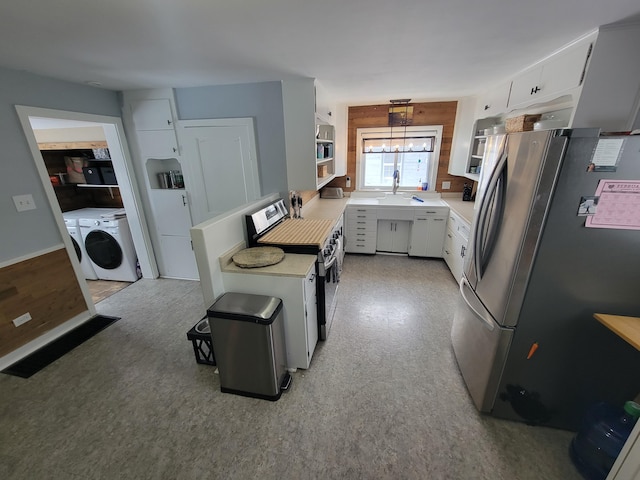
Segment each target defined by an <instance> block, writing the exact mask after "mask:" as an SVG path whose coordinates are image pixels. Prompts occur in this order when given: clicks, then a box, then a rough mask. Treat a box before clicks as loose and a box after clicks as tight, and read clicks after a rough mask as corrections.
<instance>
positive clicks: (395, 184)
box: [393, 170, 400, 195]
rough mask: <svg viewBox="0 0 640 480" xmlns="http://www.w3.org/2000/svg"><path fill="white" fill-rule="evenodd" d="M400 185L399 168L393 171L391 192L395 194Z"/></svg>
mask: <svg viewBox="0 0 640 480" xmlns="http://www.w3.org/2000/svg"><path fill="white" fill-rule="evenodd" d="M399 186H400V170H394V171H393V194H394V195H395V194H396V192H397V191H398V187H399Z"/></svg>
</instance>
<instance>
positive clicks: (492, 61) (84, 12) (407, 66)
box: [0, 0, 640, 105]
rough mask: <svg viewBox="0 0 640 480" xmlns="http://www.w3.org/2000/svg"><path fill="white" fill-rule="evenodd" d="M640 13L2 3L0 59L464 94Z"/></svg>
mask: <svg viewBox="0 0 640 480" xmlns="http://www.w3.org/2000/svg"><path fill="white" fill-rule="evenodd" d="M639 12H640V5H639V4H638V1H637V0H608V1H606V2H605V1H594V0H537V1H530V0H527V1H525V0H484V1H483V2H478V1H473V0H431V1H426V0H399V1H396V2H391V1H388V0H348V1H345V0H323V1H310V0H270V1H264V0H233V1H220V0H179V1H176V0H135V1H131V0H109V1H102V2H99V1H89V2H88V1H87V0H57V1H56V2H52V1H51V0H29V1H4V2H2V4H1V5H0V66H3V67H7V68H12V69H17V70H25V71H29V72H33V73H37V74H41V75H45V76H49V77H54V78H59V79H63V80H70V81H73V82H78V83H88V82H94V83H95V82H97V83H99V84H100V86H101V88H106V89H110V90H127V89H135V88H155V87H194V86H207V85H223V84H232V83H251V82H261V81H273V80H282V79H286V78H290V77H296V76H304V77H314V78H317V79H318V81H319V82H320V83H321V84H322V85H323V86H324V87H325V89H326V90H327V91H328V92H329V94H330V95H331V96H333V97H334V99H335V100H337V101H340V102H344V103H348V104H352V105H353V104H363V103H375V102H387V101H388V100H389V99H392V98H412V99H413V100H414V101H416V100H430V99H439V98H442V99H444V98H456V97H460V96H465V95H470V94H474V93H478V92H481V91H482V90H483V89H486V88H487V87H488V86H490V85H492V84H495V83H497V82H498V81H500V80H503V79H505V78H506V77H508V76H509V75H511V74H513V73H514V72H517V71H518V70H520V69H522V68H524V67H526V66H527V65H530V64H531V63H533V62H535V61H536V60H539V59H541V58H542V57H544V56H546V55H547V54H549V53H551V52H552V51H553V50H555V49H557V48H559V47H561V46H562V45H565V44H566V43H568V42H570V41H572V40H574V39H576V38H578V37H580V36H582V35H583V34H586V33H588V32H590V31H592V30H594V29H595V28H597V27H598V26H600V25H605V24H609V23H613V22H618V21H621V20H623V19H628V18H629V17H632V16H633V17H634V19H635V20H638V19H640V16H639ZM90 84H91V83H90Z"/></svg>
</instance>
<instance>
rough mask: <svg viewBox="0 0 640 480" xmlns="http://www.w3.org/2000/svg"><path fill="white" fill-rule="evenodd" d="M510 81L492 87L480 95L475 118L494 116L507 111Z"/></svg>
mask: <svg viewBox="0 0 640 480" xmlns="http://www.w3.org/2000/svg"><path fill="white" fill-rule="evenodd" d="M511 90H512V88H511V82H510V81H509V82H505V83H502V84H500V85H498V86H497V87H495V88H492V89H491V90H489V91H488V92H486V93H485V94H484V95H482V96H481V97H480V99H479V100H478V103H477V107H476V118H487V117H495V116H498V115H500V114H502V113H505V112H506V111H507V104H508V102H509V94H510V92H511Z"/></svg>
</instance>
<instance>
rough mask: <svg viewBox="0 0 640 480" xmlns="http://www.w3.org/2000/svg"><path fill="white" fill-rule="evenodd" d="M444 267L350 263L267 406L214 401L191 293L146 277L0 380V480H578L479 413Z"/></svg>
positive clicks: (539, 441) (233, 398)
mask: <svg viewBox="0 0 640 480" xmlns="http://www.w3.org/2000/svg"><path fill="white" fill-rule="evenodd" d="M456 298H457V286H456V283H455V281H454V280H453V278H452V276H451V274H450V273H449V271H448V270H447V267H446V265H445V264H444V262H443V261H441V260H429V259H413V258H407V257H399V256H386V255H376V256H359V255H347V257H346V259H345V264H344V274H343V277H342V281H341V283H340V288H339V300H338V306H337V309H336V315H335V319H334V323H333V326H332V329H331V331H330V334H329V338H328V340H327V341H326V342H323V343H320V344H319V345H318V347H317V348H316V352H315V354H314V358H313V361H312V363H311V367H310V368H309V369H308V370H298V371H297V372H295V373H294V374H293V382H292V385H291V388H290V390H289V391H288V392H286V393H285V394H283V395H282V398H281V399H280V400H278V401H277V402H269V401H265V400H258V399H253V398H246V397H240V396H237V395H232V394H225V393H221V392H220V389H219V386H220V384H219V380H218V377H217V375H216V374H214V368H213V367H210V366H207V365H201V364H198V363H196V361H195V357H194V353H193V350H192V346H191V342H189V341H188V340H187V338H186V332H187V331H188V330H189V329H190V328H191V327H192V326H193V325H195V323H196V322H197V321H198V320H199V319H200V318H201V317H202V316H203V315H204V312H205V310H206V307H205V305H203V301H202V295H201V290H200V286H199V283H198V282H191V281H180V280H168V279H160V280H146V279H142V280H140V281H138V282H136V283H134V284H133V285H131V286H130V287H127V288H126V289H124V290H122V291H120V292H118V293H116V294H114V295H112V296H110V297H109V298H107V299H105V300H103V301H102V302H100V304H99V305H98V306H97V308H98V312H99V313H101V314H104V315H114V316H119V317H122V319H121V320H119V321H118V322H116V323H114V324H113V325H111V326H110V327H109V328H107V329H105V330H103V331H102V332H100V333H99V334H97V335H96V336H94V337H93V338H91V339H89V340H88V341H87V342H85V343H84V344H82V345H80V346H79V347H77V348H76V349H74V350H73V351H71V352H70V353H68V354H67V355H65V356H64V357H62V358H61V359H59V360H58V361H56V362H55V363H53V364H51V365H49V366H48V367H46V368H45V369H44V370H42V371H40V372H39V373H37V374H35V375H34V376H32V377H31V378H28V379H23V378H18V377H12V376H9V375H0V478H2V479H44V478H46V479H69V480H74V479H116V478H117V479H205V478H206V479H421V480H422V479H465V480H466V479H474V480H475V479H491V480H499V479H504V480H514V479H517V480H527V479H535V480H539V479H545V480H552V479H561V480H579V479H580V477H579V475H578V474H577V472H576V471H575V470H574V468H573V465H572V464H571V462H570V460H569V457H568V452H567V449H568V446H569V442H570V440H571V438H572V434H571V433H570V432H565V431H561V430H555V429H550V428H544V427H531V426H527V425H525V424H522V423H517V422H509V421H504V420H499V419H495V418H492V417H487V416H485V415H481V414H479V413H478V412H477V411H476V409H475V408H474V406H473V404H472V403H471V400H470V398H469V396H468V393H467V391H466V389H465V386H464V383H463V381H462V379H461V377H460V374H459V371H458V369H457V366H456V363H455V359H454V356H453V353H452V350H451V346H450V340H449V330H450V327H451V321H452V316H453V310H454V307H455V302H456Z"/></svg>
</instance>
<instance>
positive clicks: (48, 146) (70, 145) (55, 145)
mask: <svg viewBox="0 0 640 480" xmlns="http://www.w3.org/2000/svg"><path fill="white" fill-rule="evenodd" d="M38 148H39V149H40V150H86V149H93V148H108V145H107V142H106V141H91V142H46V143H39V144H38Z"/></svg>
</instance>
